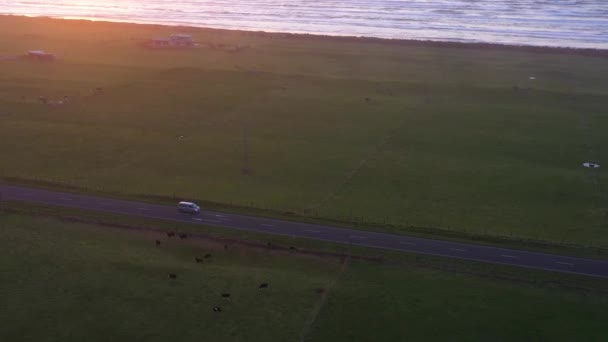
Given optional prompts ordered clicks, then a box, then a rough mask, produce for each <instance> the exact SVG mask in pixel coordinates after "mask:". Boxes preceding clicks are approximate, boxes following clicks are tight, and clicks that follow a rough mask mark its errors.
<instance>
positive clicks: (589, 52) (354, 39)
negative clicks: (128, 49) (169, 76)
mask: <svg viewBox="0 0 608 342" xmlns="http://www.w3.org/2000/svg"><path fill="white" fill-rule="evenodd" d="M2 18H9V19H25V20H33V21H36V20H47V21H53V22H62V21H67V22H73V23H89V24H102V25H129V26H133V25H137V26H141V27H149V28H164V29H167V28H170V27H172V28H175V29H178V30H181V31H183V32H187V33H196V32H218V33H223V34H226V33H228V34H234V33H239V34H243V35H256V36H260V37H280V38H284V39H289V40H308V41H330V42H341V43H368V44H384V45H392V46H417V47H436V48H459V49H479V50H495V51H513V52H528V53H542V54H564V55H580V56H590V57H601V58H608V49H595V48H576V47H558V46H538V45H510V44H501V43H483V42H457V41H445V40H418V39H397V38H378V37H366V36H345V35H344V36H343V35H328V34H311V33H294V32H273V31H263V30H262V31H261V30H245V29H223V28H213V27H205V26H187V25H171V24H158V23H139V22H131V21H118V20H110V19H103V20H94V19H86V18H56V17H49V16H28V15H13V14H0V20H1V19H2Z"/></svg>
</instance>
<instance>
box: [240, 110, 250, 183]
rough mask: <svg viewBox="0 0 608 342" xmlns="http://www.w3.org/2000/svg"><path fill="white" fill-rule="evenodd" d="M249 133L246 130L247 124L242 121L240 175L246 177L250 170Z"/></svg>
mask: <svg viewBox="0 0 608 342" xmlns="http://www.w3.org/2000/svg"><path fill="white" fill-rule="evenodd" d="M248 140H249V132H248V130H247V122H245V121H244V120H243V167H242V168H241V173H242V174H244V175H248V174H249V173H250V172H251V170H250V169H249V141H248Z"/></svg>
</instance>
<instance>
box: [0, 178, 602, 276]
mask: <svg viewBox="0 0 608 342" xmlns="http://www.w3.org/2000/svg"><path fill="white" fill-rule="evenodd" d="M0 194H1V196H2V200H17V201H23V202H29V203H38V204H45V205H53V206H62V207H70V208H78V209H87V210H95V211H103V212H109V213H115V214H123V215H132V216H142V217H148V218H156V219H162V220H170V221H177V222H184V223H190V224H201V225H208V226H216V227H224V228H232V229H240V230H247V231H253V232H259V233H266V234H275V235H286V236H293V237H302V238H309V239H316V240H323V241H330V242H336V243H340V244H352V245H356V246H365V247H374V248H381V249H387V250H395V251H401V252H408V253H421V254H430V255H438V256H444V257H450V258H458V259H467V260H476V261H482V262H487V263H493V264H505V265H512V266H521V267H528V268H536V269H541V270H548V271H556V272H564V273H575V274H582V275H588V276H594V277H605V278H608V261H602V260H594V259H584V258H575V257H568V256H560V255H553V254H546V253H538V252H528V251H522V250H514V249H505V248H498V247H491V246H483V245H476V244H466V243H458V242H450V241H441V240H432V239H422V238H415V237H408V236H403V235H394V234H385V233H376V232H369V231H362V230H355V229H347V228H336V227H328V226H320V225H315V224H308V223H299V222H291V221H281V220H275V219H269V218H262V217H253V216H243V215H237V214H227V213H220V212H211V211H203V212H202V213H201V214H197V215H188V214H181V213H179V212H177V210H176V207H173V206H166V205H159V204H150V203H142V202H133V201H124V200H118V199H111V198H104V197H95V196H87V195H78V194H72V193H65V192H57V191H49V190H39V189H33V188H26V187H19V186H9V185H0ZM176 204H177V203H176Z"/></svg>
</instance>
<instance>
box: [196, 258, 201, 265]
mask: <svg viewBox="0 0 608 342" xmlns="http://www.w3.org/2000/svg"><path fill="white" fill-rule="evenodd" d="M194 261H196V262H197V263H199V264H200V263H202V262H203V259H201V258H194Z"/></svg>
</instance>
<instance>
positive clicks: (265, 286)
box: [258, 283, 268, 289]
mask: <svg viewBox="0 0 608 342" xmlns="http://www.w3.org/2000/svg"><path fill="white" fill-rule="evenodd" d="M258 288H260V289H267V288H268V283H262V284H260V286H259V287H258Z"/></svg>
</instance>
